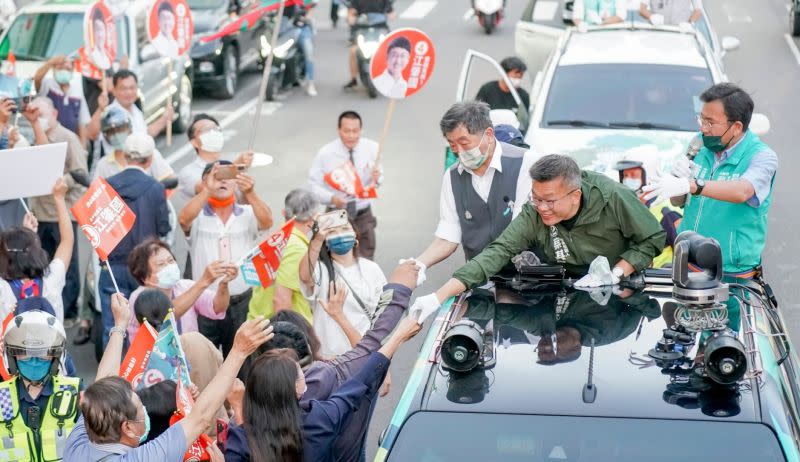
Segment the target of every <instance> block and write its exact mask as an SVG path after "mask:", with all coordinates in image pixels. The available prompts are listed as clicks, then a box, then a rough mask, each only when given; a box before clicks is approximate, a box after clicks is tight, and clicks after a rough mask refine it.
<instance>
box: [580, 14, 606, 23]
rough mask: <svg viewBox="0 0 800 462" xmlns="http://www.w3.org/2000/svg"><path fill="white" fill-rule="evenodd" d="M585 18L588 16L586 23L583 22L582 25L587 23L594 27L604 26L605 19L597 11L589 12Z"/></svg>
mask: <svg viewBox="0 0 800 462" xmlns="http://www.w3.org/2000/svg"><path fill="white" fill-rule="evenodd" d="M585 16H586V21H581V24H583V23H586V22H588V23H589V24H592V25H600V24H603V18H602V17H601V16H600V14H598V13H597V12H596V11H587V12H586V15H585Z"/></svg>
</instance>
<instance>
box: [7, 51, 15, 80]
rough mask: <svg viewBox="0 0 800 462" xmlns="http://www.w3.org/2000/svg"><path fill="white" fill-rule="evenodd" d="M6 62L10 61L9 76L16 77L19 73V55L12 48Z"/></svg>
mask: <svg viewBox="0 0 800 462" xmlns="http://www.w3.org/2000/svg"><path fill="white" fill-rule="evenodd" d="M6 62H8V68H7V69H6V75H7V76H9V77H15V76H16V75H17V57H16V56H14V52H13V51H11V50H9V51H8V57H7V58H6Z"/></svg>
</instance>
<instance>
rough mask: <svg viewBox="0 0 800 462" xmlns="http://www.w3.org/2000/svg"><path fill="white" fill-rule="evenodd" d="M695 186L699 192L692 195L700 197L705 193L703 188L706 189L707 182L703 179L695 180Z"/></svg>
mask: <svg viewBox="0 0 800 462" xmlns="http://www.w3.org/2000/svg"><path fill="white" fill-rule="evenodd" d="M694 184H696V185H697V190H696V191H695V192H694V193H692V195H693V196H699V195H701V194H702V193H703V188H705V187H706V181H705V180H704V179H702V178H695V180H694Z"/></svg>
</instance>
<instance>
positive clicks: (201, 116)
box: [186, 112, 219, 140]
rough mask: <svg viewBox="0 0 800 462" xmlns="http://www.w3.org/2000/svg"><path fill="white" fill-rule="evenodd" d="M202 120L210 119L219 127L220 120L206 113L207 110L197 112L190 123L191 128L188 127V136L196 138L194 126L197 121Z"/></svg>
mask: <svg viewBox="0 0 800 462" xmlns="http://www.w3.org/2000/svg"><path fill="white" fill-rule="evenodd" d="M201 120H210V121H212V122H214V123H215V124H216V125H217V127H219V120H217V119H216V118H214V117H212V116H210V115H208V114H206V113H205V112H201V113H199V114H195V116H194V118H193V119H192V122H191V123H190V124H189V128H187V129H186V136H188V137H189V139H190V140H193V139H194V134H195V131H196V130H195V128H194V126H195V125H197V122H200V121H201Z"/></svg>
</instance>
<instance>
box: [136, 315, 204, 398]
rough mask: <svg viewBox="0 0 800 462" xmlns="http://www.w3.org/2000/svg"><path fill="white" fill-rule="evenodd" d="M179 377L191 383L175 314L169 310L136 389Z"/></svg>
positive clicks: (176, 379)
mask: <svg viewBox="0 0 800 462" xmlns="http://www.w3.org/2000/svg"><path fill="white" fill-rule="evenodd" d="M179 379H180V380H182V381H183V383H185V384H189V383H191V379H189V364H188V362H187V361H186V355H184V353H183V347H182V346H181V341H180V338H179V336H178V329H177V327H176V323H175V315H174V314H173V313H172V311H170V313H169V314H168V315H167V319H166V321H165V322H164V325H163V326H161V331H160V332H159V333H158V338H156V341H155V343H154V344H153V350H152V352H151V353H150V357H149V358H148V360H147V366H146V367H145V371H144V374H143V375H142V380H141V381H140V382H139V385H138V387H137V389H142V388H146V387H149V386H151V385H155V384H157V383H159V382H163V381H164V380H174V381H175V382H177V381H178V380H179Z"/></svg>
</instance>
